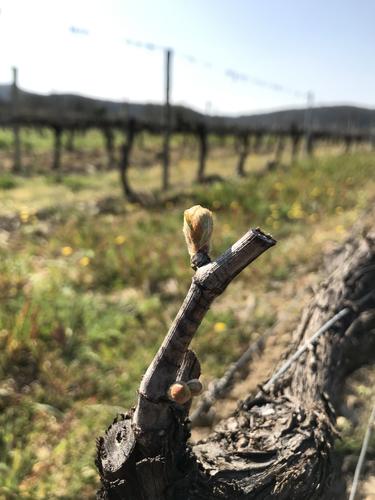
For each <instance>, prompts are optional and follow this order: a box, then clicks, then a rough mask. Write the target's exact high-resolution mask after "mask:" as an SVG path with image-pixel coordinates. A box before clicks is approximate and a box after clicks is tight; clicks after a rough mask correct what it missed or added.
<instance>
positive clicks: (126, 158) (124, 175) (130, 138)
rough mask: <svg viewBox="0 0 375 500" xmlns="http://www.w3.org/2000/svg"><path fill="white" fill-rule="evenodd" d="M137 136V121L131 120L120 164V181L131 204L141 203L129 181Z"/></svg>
mask: <svg viewBox="0 0 375 500" xmlns="http://www.w3.org/2000/svg"><path fill="white" fill-rule="evenodd" d="M135 134H136V124H135V121H134V120H129V124H128V128H127V131H126V141H125V143H124V144H123V146H122V156H121V160H120V164H119V169H120V180H121V185H122V190H123V193H124V196H125V198H127V199H128V200H129V201H131V202H137V201H139V197H138V196H137V194H136V193H135V191H134V190H133V189H132V188H131V187H130V183H129V179H128V171H129V166H130V155H131V152H132V149H133V144H134V138H135Z"/></svg>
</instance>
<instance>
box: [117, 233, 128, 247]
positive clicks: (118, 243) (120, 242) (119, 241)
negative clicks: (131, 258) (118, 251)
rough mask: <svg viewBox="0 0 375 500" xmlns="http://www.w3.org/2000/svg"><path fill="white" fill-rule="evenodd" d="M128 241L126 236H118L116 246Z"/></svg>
mask: <svg viewBox="0 0 375 500" xmlns="http://www.w3.org/2000/svg"><path fill="white" fill-rule="evenodd" d="M125 241H126V238H125V236H123V235H122V234H119V235H118V236H116V238H115V243H116V245H123V244H124V243H125Z"/></svg>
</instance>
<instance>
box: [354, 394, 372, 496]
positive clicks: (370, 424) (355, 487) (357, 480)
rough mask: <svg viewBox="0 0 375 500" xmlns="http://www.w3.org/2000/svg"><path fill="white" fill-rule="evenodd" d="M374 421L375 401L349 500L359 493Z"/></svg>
mask: <svg viewBox="0 0 375 500" xmlns="http://www.w3.org/2000/svg"><path fill="white" fill-rule="evenodd" d="M374 421H375V401H374V404H373V407H372V411H371V414H370V418H369V421H368V424H367V429H366V432H365V437H364V438H363V443H362V448H361V453H360V454H359V458H358V462H357V466H356V468H355V472H354V478H353V483H352V488H351V491H350V496H349V500H354V498H355V495H356V493H357V489H358V484H359V476H360V475H361V469H362V466H363V462H364V461H365V457H366V452H367V448H368V445H369V442H370V436H371V427H372V425H373V423H374Z"/></svg>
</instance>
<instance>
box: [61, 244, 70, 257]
mask: <svg viewBox="0 0 375 500" xmlns="http://www.w3.org/2000/svg"><path fill="white" fill-rule="evenodd" d="M72 253H73V248H72V247H69V246H66V247H62V249H61V255H63V256H64V257H69V255H72Z"/></svg>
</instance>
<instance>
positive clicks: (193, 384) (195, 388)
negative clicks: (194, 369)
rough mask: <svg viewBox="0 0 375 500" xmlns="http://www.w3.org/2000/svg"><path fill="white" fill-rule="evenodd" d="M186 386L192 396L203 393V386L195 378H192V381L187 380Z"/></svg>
mask: <svg viewBox="0 0 375 500" xmlns="http://www.w3.org/2000/svg"><path fill="white" fill-rule="evenodd" d="M187 385H188V387H189V389H190V392H191V395H192V396H199V394H201V393H202V391H203V384H202V382H201V381H200V380H198V379H197V378H194V379H192V380H188V382H187Z"/></svg>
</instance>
